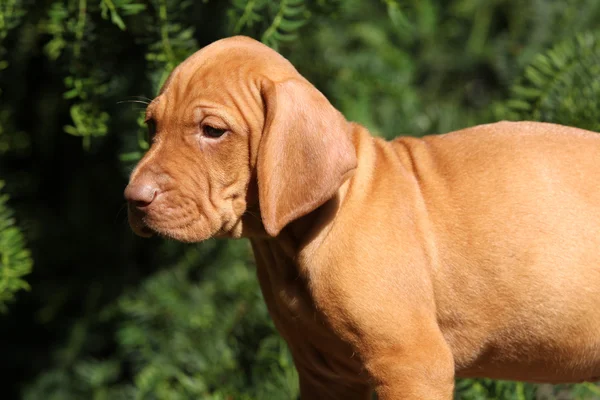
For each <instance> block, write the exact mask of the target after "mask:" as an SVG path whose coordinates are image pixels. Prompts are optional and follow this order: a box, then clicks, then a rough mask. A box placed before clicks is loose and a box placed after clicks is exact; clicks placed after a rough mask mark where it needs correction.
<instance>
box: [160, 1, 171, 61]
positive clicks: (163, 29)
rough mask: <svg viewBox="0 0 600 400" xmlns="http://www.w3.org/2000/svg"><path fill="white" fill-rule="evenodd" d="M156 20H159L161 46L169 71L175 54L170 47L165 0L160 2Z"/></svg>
mask: <svg viewBox="0 0 600 400" xmlns="http://www.w3.org/2000/svg"><path fill="white" fill-rule="evenodd" d="M158 18H159V20H160V37H161V41H162V44H163V49H164V51H165V54H166V56H167V60H168V65H169V69H171V68H173V67H174V66H175V53H173V48H172V47H171V41H170V39H169V27H168V19H167V2H166V0H160V3H159V7H158Z"/></svg>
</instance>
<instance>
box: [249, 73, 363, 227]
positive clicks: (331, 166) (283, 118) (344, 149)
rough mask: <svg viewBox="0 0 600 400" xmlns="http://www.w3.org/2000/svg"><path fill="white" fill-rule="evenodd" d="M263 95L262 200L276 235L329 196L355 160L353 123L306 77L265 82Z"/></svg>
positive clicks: (264, 215) (267, 223) (265, 219)
mask: <svg viewBox="0 0 600 400" xmlns="http://www.w3.org/2000/svg"><path fill="white" fill-rule="evenodd" d="M262 95H263V100H264V104H265V107H266V117H265V127H264V131H263V136H262V138H261V142H260V146H259V150H258V160H257V177H258V193H259V203H260V212H261V216H262V220H263V224H264V227H265V230H266V231H267V233H268V234H269V235H271V236H277V235H278V234H279V232H280V231H281V230H282V229H283V228H284V227H285V226H286V225H287V224H288V223H290V222H292V221H293V220H295V219H297V218H299V217H301V216H303V215H306V214H308V213H310V212H311V211H313V210H315V209H316V208H318V207H320V206H321V205H323V204H324V203H325V202H326V201H327V200H329V199H331V198H332V197H333V196H334V195H335V193H336V192H337V190H338V189H339V187H340V186H341V185H342V183H343V182H344V180H345V179H346V178H347V174H348V173H349V172H350V171H352V170H353V169H354V168H356V165H357V160H356V152H355V149H354V146H353V144H352V139H351V137H350V134H351V132H350V129H351V128H350V124H349V123H348V122H347V121H346V119H345V118H344V116H343V115H342V114H341V113H340V112H339V111H337V110H336V109H335V108H334V107H333V106H332V105H331V104H330V103H329V101H328V100H327V99H326V98H325V96H323V94H321V92H319V91H318V90H317V89H316V88H315V87H314V86H312V85H311V84H310V83H309V82H308V81H306V80H304V79H298V78H294V79H288V80H286V81H283V82H279V83H273V82H267V83H265V84H264V85H263V89H262Z"/></svg>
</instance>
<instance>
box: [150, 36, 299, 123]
mask: <svg viewBox="0 0 600 400" xmlns="http://www.w3.org/2000/svg"><path fill="white" fill-rule="evenodd" d="M295 75H298V72H297V71H296V69H295V68H294V67H293V66H292V64H291V63H290V62H289V61H287V60H286V59H285V58H284V57H283V56H281V55H280V54H279V53H277V52H276V51H274V50H272V49H271V48H269V47H267V46H265V45H263V44H262V43H260V42H257V41H255V40H253V39H249V38H245V37H233V38H227V39H222V40H219V41H217V42H214V43H212V44H210V45H208V46H206V47H204V48H203V49H201V50H199V51H197V52H196V53H194V54H192V55H191V56H190V57H188V58H187V59H186V60H185V61H183V62H182V63H181V64H180V65H179V66H177V67H176V68H175V69H174V70H173V72H172V73H171V75H170V76H169V77H168V79H167V80H166V82H165V83H164V85H163V87H162V88H161V90H160V93H159V96H158V97H157V98H156V99H155V100H154V101H153V102H152V103H151V104H150V105H149V106H148V111H147V114H150V113H152V112H153V109H154V108H157V107H159V104H160V103H163V105H164V103H166V102H168V103H171V104H173V103H175V104H182V102H189V101H191V100H193V98H194V97H197V96H200V95H202V96H205V97H209V98H211V99H212V100H213V101H215V102H217V103H220V104H223V105H225V103H228V102H229V103H231V102H234V101H236V99H238V100H243V99H240V97H242V98H243V97H246V96H256V95H257V94H258V95H259V93H258V92H259V91H260V84H261V82H262V80H263V79H268V80H271V81H274V82H277V81H281V80H284V79H286V78H289V77H292V76H295Z"/></svg>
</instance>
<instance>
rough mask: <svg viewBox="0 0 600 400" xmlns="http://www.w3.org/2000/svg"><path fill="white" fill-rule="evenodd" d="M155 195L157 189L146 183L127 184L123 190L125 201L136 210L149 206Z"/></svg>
mask: <svg viewBox="0 0 600 400" xmlns="http://www.w3.org/2000/svg"><path fill="white" fill-rule="evenodd" d="M157 194H158V188H156V187H155V186H154V185H152V184H148V183H139V184H135V183H129V185H127V187H126V188H125V199H126V200H127V201H128V202H129V203H131V204H133V205H134V206H136V207H137V208H144V207H147V206H149V205H150V203H152V201H153V200H154V199H155V198H156V195H157Z"/></svg>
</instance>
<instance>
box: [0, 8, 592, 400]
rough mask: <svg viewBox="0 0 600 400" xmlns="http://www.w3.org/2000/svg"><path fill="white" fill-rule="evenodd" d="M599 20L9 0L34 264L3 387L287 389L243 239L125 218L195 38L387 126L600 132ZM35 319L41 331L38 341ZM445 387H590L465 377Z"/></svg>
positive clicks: (20, 193)
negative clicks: (194, 237)
mask: <svg viewBox="0 0 600 400" xmlns="http://www.w3.org/2000/svg"><path fill="white" fill-rule="evenodd" d="M599 19H600V2H597V1H595V0H562V1H555V0H532V1H522V0H492V1H481V0H450V1H445V0H444V1H442V0H381V1H367V0H344V1H341V0H231V1H228V2H225V1H217V0H212V1H209V0H204V1H202V2H200V1H192V0H183V1H179V0H63V1H59V0H50V1H46V2H34V1H33V0H3V1H2V2H0V71H1V73H0V88H2V90H0V156H2V158H0V170H1V171H2V178H3V179H5V181H6V182H7V189H8V191H9V192H10V193H11V198H12V199H13V201H11V208H13V209H14V211H15V213H16V215H18V216H19V219H18V220H19V223H20V224H22V225H21V226H23V227H27V230H26V232H27V235H28V237H27V239H28V240H27V242H28V244H29V248H30V249H31V253H32V254H33V258H34V259H35V261H36V268H35V269H34V270H33V272H32V274H31V275H30V276H29V277H28V280H29V281H30V283H31V285H32V287H33V290H32V291H30V292H22V293H21V296H20V298H24V299H25V300H24V301H19V302H15V303H14V304H13V305H12V306H13V307H14V311H13V312H11V313H10V314H8V316H6V319H5V320H4V323H3V324H0V339H1V340H0V353H1V354H3V361H5V362H6V363H7V364H9V365H11V371H12V372H11V373H12V374H13V378H12V380H13V381H14V382H15V385H14V387H12V389H9V391H10V390H12V394H14V396H15V397H16V396H17V395H22V396H24V397H25V398H27V399H38V398H43V399H57V400H58V399H60V400H63V399H64V400H69V399H80V398H94V399H131V398H140V399H142V398H143V399H153V398H157V399H159V398H160V399H162V398H166V399H171V398H172V399H184V398H185V399H187V398H201V399H214V400H216V399H223V400H224V399H280V398H281V399H289V398H294V397H295V396H296V395H297V393H298V387H297V385H298V384H297V380H296V373H295V371H294V368H293V365H292V362H291V359H290V356H289V353H288V351H287V348H286V346H285V344H284V343H283V341H282V340H281V338H280V337H279V336H278V335H277V333H276V331H275V329H274V327H273V324H272V323H271V320H270V318H269V316H268V313H267V311H266V308H265V306H264V302H263V300H262V297H261V295H260V291H259V288H258V283H257V281H256V277H255V276H254V271H253V268H254V265H253V262H252V258H251V256H250V254H249V251H248V247H247V245H246V244H245V243H244V242H243V241H240V242H232V243H227V244H225V242H220V241H209V242H206V243H203V244H201V245H197V246H183V245H180V244H176V243H173V242H161V241H159V240H150V241H141V240H137V239H135V238H133V237H132V235H131V233H130V232H129V228H128V227H127V223H126V220H125V219H126V218H125V217H124V214H125V213H124V211H123V210H124V209H123V201H122V197H121V193H122V190H123V188H124V185H125V182H126V178H127V175H128V173H129V172H130V170H131V166H132V163H133V162H135V161H136V160H138V159H139V158H140V156H141V155H142V154H143V152H144V151H146V150H147V149H148V142H147V138H146V132H145V128H144V126H143V119H142V117H141V114H142V110H143V107H144V106H145V104H147V102H148V101H150V99H151V98H152V97H154V96H155V94H156V93H157V91H158V89H159V88H160V86H161V85H162V83H163V82H164V81H165V79H166V77H167V76H168V74H169V73H170V72H171V71H172V70H173V68H174V67H175V66H176V65H177V64H179V63H180V62H181V61H182V60H184V59H185V58H186V57H187V56H188V55H190V54H191V53H192V52H194V51H195V50H196V49H198V48H200V47H202V46H203V45H205V44H207V43H209V42H211V41H213V40H216V39H218V38H221V37H225V36H230V35H234V34H245V35H249V36H252V37H254V38H257V39H259V40H262V41H263V42H264V43H266V44H268V45H269V46H272V47H274V48H277V49H278V50H280V51H281V52H282V53H283V54H284V55H285V56H286V57H288V58H289V59H290V60H291V61H292V62H293V63H294V65H296V66H297V68H298V70H299V71H300V72H301V73H302V74H304V75H305V76H306V77H307V78H308V79H309V80H310V81H311V82H313V83H314V84H315V85H316V86H317V87H318V88H319V89H320V90H322V91H323V92H324V93H325V94H326V95H327V97H328V98H329V99H330V100H331V101H332V103H333V104H334V105H335V106H336V107H337V108H339V109H340V110H341V111H342V112H343V113H344V115H346V116H347V117H348V118H349V119H350V120H354V121H358V122H361V123H363V124H365V125H366V126H367V127H369V128H370V129H371V130H372V132H374V133H375V134H379V135H382V136H384V137H387V138H392V137H395V136H397V135H400V134H408V135H415V136H420V135H423V134H425V133H436V132H446V131H450V130H454V129H459V128H462V127H465V126H469V125H474V124H477V123H483V122H490V121H493V120H496V119H499V118H508V119H535V120H545V121H552V122H560V123H563V124H569V125H574V126H579V127H583V128H588V129H595V130H600V126H598V124H599V123H598V121H599V120H600V119H599V118H598V116H599V114H600V111H599V107H598V101H597V99H598V98H599V94H600V93H599V90H600V86H599V83H598V82H600V81H599V80H598V78H597V77H598V76H600V74H599V73H598V72H599V71H598V69H599V67H598V66H599V65H600V63H599V46H598V43H599V38H600V37H599V35H600V34H599V33H598V31H597V22H596V21H598V20H599ZM65 133H66V134H65ZM81 144H83V146H81ZM15 200H17V201H15ZM12 215H13V214H12V212H10V211H8V208H7V207H6V196H4V197H0V256H2V263H3V264H2V265H1V266H0V268H2V269H0V273H3V272H4V271H10V274H9V275H6V277H9V279H8V280H7V279H6V277H5V275H0V304H3V303H4V302H5V301H7V300H8V299H9V298H10V297H6V295H5V293H9V292H10V293H12V292H14V290H17V289H19V288H22V287H25V285H26V284H25V283H24V282H23V280H22V279H21V277H22V276H23V275H24V274H26V273H27V272H28V271H29V268H30V267H31V258H32V257H30V256H29V252H28V250H27V249H26V246H25V243H24V240H23V235H22V234H21V233H20V231H19V229H17V228H16V226H15V225H14V220H13V217H12ZM6 232H10V234H9V235H7V234H6ZM5 238H8V239H5ZM5 255H8V256H6V257H8V258H6V257H5ZM7 259H8V260H9V263H10V265H11V266H10V267H9V268H6V267H5V265H8V264H7V262H6V260H7ZM7 289H8V290H7ZM8 296H12V295H8ZM11 309H12V308H11ZM2 327H6V328H4V330H2V329H1V328H2ZM28 331H33V332H43V333H44V334H43V335H40V337H41V338H40V339H39V340H37V341H36V343H38V342H39V345H38V347H35V346H36V343H33V342H32V341H31V340H29V339H27V338H26V335H23V332H28ZM3 344H4V346H5V347H1V346H2V345H3ZM15 371H16V372H15ZM8 397H10V392H9V394H8ZM456 398H457V399H468V400H478V399H499V400H500V399H518V400H521V399H527V400H530V399H534V398H535V399H559V398H571V399H590V398H600V393H599V389H598V386H596V385H595V384H591V383H590V384H580V385H558V386H550V385H531V384H523V383H515V382H503V381H493V380H489V379H482V380H471V379H465V380H459V381H458V382H457V386H456Z"/></svg>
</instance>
